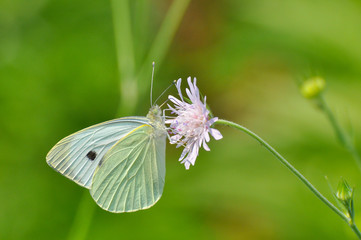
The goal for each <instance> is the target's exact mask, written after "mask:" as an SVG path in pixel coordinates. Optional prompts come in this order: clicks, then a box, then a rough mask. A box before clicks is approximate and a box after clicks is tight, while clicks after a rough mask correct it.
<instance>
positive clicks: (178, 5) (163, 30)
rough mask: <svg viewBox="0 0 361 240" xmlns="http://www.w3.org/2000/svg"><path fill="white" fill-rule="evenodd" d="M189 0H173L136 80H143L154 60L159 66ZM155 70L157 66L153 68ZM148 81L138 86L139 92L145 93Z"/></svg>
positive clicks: (148, 73)
mask: <svg viewBox="0 0 361 240" xmlns="http://www.w3.org/2000/svg"><path fill="white" fill-rule="evenodd" d="M189 3H190V0H174V1H173V3H172V5H171V6H170V8H169V10H168V12H167V15H166V16H165V18H164V20H163V23H162V25H161V27H160V29H159V31H158V33H157V35H156V37H155V39H154V41H153V44H152V46H151V48H150V50H149V52H148V54H147V57H146V58H145V61H144V63H143V65H142V67H141V68H140V71H139V74H138V77H137V79H138V81H144V79H146V76H148V75H150V72H151V71H150V69H151V63H152V62H153V61H155V63H156V66H160V65H161V63H162V62H163V59H164V57H165V55H166V53H167V50H168V48H169V46H170V44H171V42H172V40H173V38H174V35H175V33H176V31H177V29H178V26H179V24H180V23H181V20H182V18H183V16H184V14H185V11H186V10H187V7H188V5H189ZM155 69H156V70H157V69H158V67H156V68H155ZM149 83H150V82H149V81H148V82H147V83H146V84H141V85H140V86H139V87H140V88H141V89H140V94H141V95H143V94H145V91H146V90H147V89H148V87H149Z"/></svg>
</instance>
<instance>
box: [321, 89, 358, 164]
mask: <svg viewBox="0 0 361 240" xmlns="http://www.w3.org/2000/svg"><path fill="white" fill-rule="evenodd" d="M318 100H319V104H320V107H321V109H322V110H323V111H324V112H325V114H326V116H327V118H328V119H329V120H330V122H331V125H332V127H333V129H334V130H335V133H336V136H337V138H338V139H339V141H340V142H341V144H342V145H343V146H344V147H345V148H346V149H347V151H349V152H350V154H351V155H352V156H353V158H354V159H355V162H356V164H357V166H358V168H359V170H360V171H361V158H360V155H359V153H358V152H357V149H356V147H355V144H354V143H353V141H352V140H351V138H350V136H349V135H348V134H347V133H346V132H345V130H344V129H343V128H342V127H341V125H340V124H339V122H338V121H337V119H336V117H335V115H334V114H333V112H332V111H331V109H330V107H329V106H328V105H327V103H326V101H325V99H324V97H323V96H322V95H321V96H320V97H319V98H318Z"/></svg>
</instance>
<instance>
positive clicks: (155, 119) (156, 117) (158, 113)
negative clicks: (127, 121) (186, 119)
mask: <svg viewBox="0 0 361 240" xmlns="http://www.w3.org/2000/svg"><path fill="white" fill-rule="evenodd" d="M147 118H148V119H149V122H150V124H152V125H153V126H154V127H156V128H157V129H163V128H164V129H165V125H164V117H163V116H162V109H160V107H159V106H158V105H153V106H152V107H151V108H150V109H149V112H148V114H147Z"/></svg>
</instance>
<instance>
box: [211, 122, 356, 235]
mask: <svg viewBox="0 0 361 240" xmlns="http://www.w3.org/2000/svg"><path fill="white" fill-rule="evenodd" d="M216 123H217V124H223V125H227V126H231V127H234V128H236V129H238V130H240V131H242V132H244V133H246V134H248V135H249V136H251V137H252V138H254V139H256V140H257V141H258V142H259V143H261V144H262V145H263V146H264V147H265V148H266V149H267V150H268V151H270V152H271V153H272V154H273V155H274V156H275V157H276V158H277V159H278V160H279V161H280V162H281V163H282V164H283V165H285V166H286V167H287V168H288V169H289V170H290V171H291V172H292V173H293V174H294V175H296V177H298V178H299V179H300V180H301V181H302V182H303V183H304V184H305V185H306V186H307V187H308V188H309V189H310V190H311V192H313V194H315V195H316V196H317V197H318V198H319V199H320V200H321V201H322V202H323V203H324V204H326V205H327V206H328V207H329V208H331V210H332V211H334V212H335V213H336V214H337V215H339V216H340V217H341V218H342V219H343V220H344V221H345V222H347V223H348V224H349V225H350V227H351V228H352V230H353V231H354V232H355V233H356V234H357V236H359V238H360V239H361V235H360V232H359V230H358V229H357V227H356V226H355V225H354V223H353V222H352V220H351V218H349V217H347V216H346V215H345V214H344V213H343V212H341V211H340V210H339V209H338V208H337V207H335V206H334V205H333V204H332V203H331V202H330V201H328V200H327V198H325V197H324V196H323V195H322V194H321V193H320V192H319V191H318V190H317V189H316V188H315V187H314V186H313V185H312V184H311V183H310V182H309V181H308V180H307V179H306V178H305V177H304V176H303V175H302V174H301V173H300V172H299V171H298V170H297V169H296V168H294V167H293V166H292V165H291V164H290V163H289V162H288V161H287V160H286V159H285V158H284V157H282V156H281V154H279V153H278V152H277V151H276V150H275V149H274V148H273V147H271V145H269V144H268V143H267V142H266V141H264V140H263V139H262V138H260V137H259V136H258V135H257V134H255V133H254V132H252V131H251V130H249V129H247V128H245V127H243V126H241V125H239V124H237V123H234V122H230V121H227V120H223V119H220V120H218V121H217V122H216Z"/></svg>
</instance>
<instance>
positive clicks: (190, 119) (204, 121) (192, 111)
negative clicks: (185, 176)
mask: <svg viewBox="0 0 361 240" xmlns="http://www.w3.org/2000/svg"><path fill="white" fill-rule="evenodd" d="M181 81H182V80H181V79H178V81H177V83H176V87H177V90H178V94H179V97H180V100H179V99H177V98H175V97H174V96H171V95H170V96H169V97H168V98H169V100H170V101H172V102H173V103H174V107H171V106H170V105H169V104H168V107H169V109H168V110H171V111H172V114H176V115H177V116H176V117H169V119H168V120H166V123H167V124H170V126H169V129H170V134H171V135H173V136H171V137H170V143H171V144H177V147H180V146H183V147H184V150H183V152H182V154H181V156H180V158H179V161H182V162H181V163H184V166H185V168H186V169H189V166H190V165H191V164H192V165H194V163H195V161H196V158H197V156H198V151H199V148H200V147H202V146H203V148H204V149H205V150H206V151H210V149H209V147H208V145H207V142H209V140H210V137H209V133H210V134H211V135H212V136H213V138H214V139H216V140H219V139H221V138H222V134H221V133H220V132H219V131H218V130H217V129H214V128H211V126H212V125H213V123H215V122H216V121H217V120H218V118H217V117H215V118H212V119H209V113H210V112H209V110H208V109H207V105H206V97H204V101H203V102H202V101H201V99H200V95H199V90H198V87H197V86H196V82H197V80H196V78H194V81H193V83H192V80H191V77H188V79H187V81H188V85H189V89H188V88H187V89H186V93H187V95H188V98H189V100H190V102H191V103H187V102H185V101H184V99H183V95H182V91H181Z"/></svg>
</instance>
